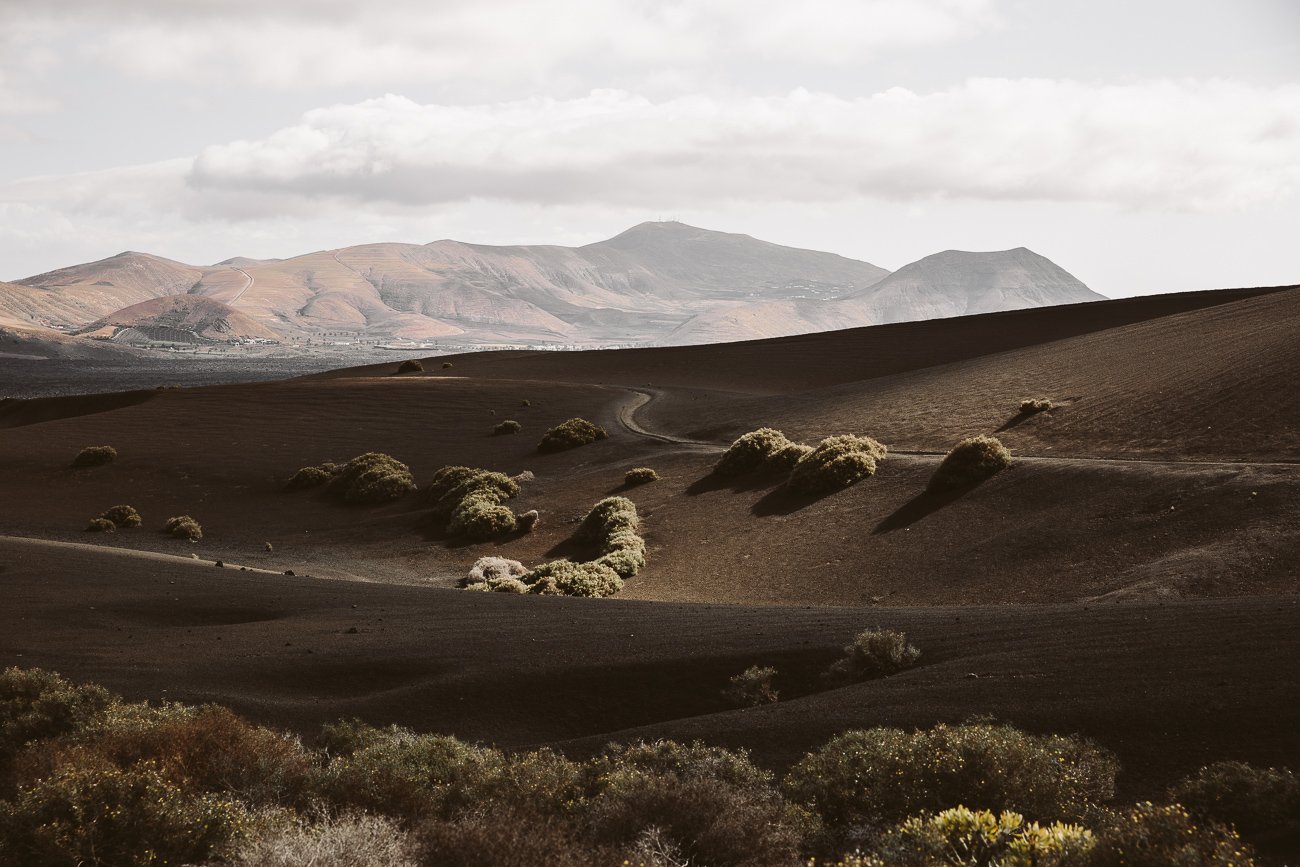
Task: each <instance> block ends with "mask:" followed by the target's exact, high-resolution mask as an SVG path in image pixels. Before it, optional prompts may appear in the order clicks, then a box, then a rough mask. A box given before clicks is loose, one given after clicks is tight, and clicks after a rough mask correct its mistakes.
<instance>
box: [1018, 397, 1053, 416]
mask: <svg viewBox="0 0 1300 867" xmlns="http://www.w3.org/2000/svg"><path fill="white" fill-rule="evenodd" d="M1055 408H1056V404H1054V403H1052V399H1051V398H1050V397H1027V398H1025V399H1024V400H1022V401H1020V412H1021V414H1023V415H1033V414H1034V413H1036V412H1047V411H1048V410H1049V409H1055Z"/></svg>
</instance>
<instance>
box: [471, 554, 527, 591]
mask: <svg viewBox="0 0 1300 867" xmlns="http://www.w3.org/2000/svg"><path fill="white" fill-rule="evenodd" d="M526 574H528V568H527V567H526V566H524V564H523V563H520V562H519V561H518V560H508V559H506V558H505V557H479V558H478V559H477V560H475V561H474V565H473V566H471V567H470V569H469V574H468V575H466V576H465V580H464V581H463V582H462V583H463V584H464V586H466V587H468V586H469V585H471V584H486V583H488V582H489V581H499V580H501V579H502V578H519V577H521V576H523V575H526Z"/></svg>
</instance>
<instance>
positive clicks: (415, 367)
mask: <svg viewBox="0 0 1300 867" xmlns="http://www.w3.org/2000/svg"><path fill="white" fill-rule="evenodd" d="M397 372H398V373H423V372H424V363H423V362H421V361H420V360H419V359H418V358H408V359H407V360H406V361H403V362H402V363H401V364H399V365H397Z"/></svg>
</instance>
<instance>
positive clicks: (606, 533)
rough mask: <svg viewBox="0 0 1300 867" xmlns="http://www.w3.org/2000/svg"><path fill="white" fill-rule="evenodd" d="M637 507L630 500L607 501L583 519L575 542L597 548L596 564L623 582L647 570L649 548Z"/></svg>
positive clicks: (598, 504) (599, 504) (575, 535)
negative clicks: (647, 547)
mask: <svg viewBox="0 0 1300 867" xmlns="http://www.w3.org/2000/svg"><path fill="white" fill-rule="evenodd" d="M640 527H641V519H640V518H639V517H638V516H637V513H636V504H635V503H633V502H632V501H631V500H629V499H628V498H627V497H606V498H605V499H603V500H601V501H600V502H599V503H597V504H596V505H595V506H593V507H592V509H591V511H590V512H588V513H587V516H586V517H585V518H583V519H582V523H581V524H580V525H579V526H578V531H577V532H576V533H575V534H574V538H575V539H578V540H580V541H584V542H589V543H591V544H594V545H596V546H597V549H598V550H599V552H600V556H599V557H597V558H596V561H595V562H596V563H598V564H601V565H604V566H608V567H609V568H611V569H613V570H614V571H615V572H617V573H618V574H619V577H621V578H631V577H632V576H633V575H636V573H638V572H640V571H641V570H642V569H643V568H645V560H646V546H645V540H644V539H642V538H641V536H640V533H639V530H640Z"/></svg>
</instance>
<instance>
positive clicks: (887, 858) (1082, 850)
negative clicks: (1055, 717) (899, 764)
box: [873, 807, 1095, 867]
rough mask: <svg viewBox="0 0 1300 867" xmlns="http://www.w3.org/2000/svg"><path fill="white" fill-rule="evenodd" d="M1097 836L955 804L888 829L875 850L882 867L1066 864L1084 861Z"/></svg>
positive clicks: (1047, 866) (1040, 866)
mask: <svg viewBox="0 0 1300 867" xmlns="http://www.w3.org/2000/svg"><path fill="white" fill-rule="evenodd" d="M1094 842H1095V840H1094V838H1093V834H1092V832H1091V831H1089V830H1088V829H1086V828H1083V827H1082V826H1079V825H1068V824H1060V823H1057V824H1053V825H1049V826H1047V827H1042V826H1040V825H1038V824H1036V823H1033V822H1031V823H1029V824H1026V823H1025V818H1024V816H1021V815H1020V814H1019V813H1013V812H1010V811H1007V812H1003V813H1002V814H1000V815H995V814H993V813H990V812H989V811H987V810H978V811H976V810H970V809H967V808H966V807H953V808H952V809H948V810H944V811H943V812H941V813H939V814H938V815H936V816H932V817H929V818H920V817H914V818H911V819H908V820H907V821H906V822H904V823H903V824H901V825H900V826H898V828H896V829H895V830H894V831H892V832H891V833H889V834H888V835H887V836H886V837H885V839H884V840H883V842H882V843H881V844H880V845H879V846H878V848H877V850H876V858H875V859H873V861H874V863H876V864H879V865H880V867H884V865H897V867H937V865H951V867H967V865H976V864H979V865H990V867H992V865H997V867H1067V865H1082V864H1083V863H1084V858H1085V856H1087V854H1088V852H1089V851H1091V849H1092V847H1093V844H1094Z"/></svg>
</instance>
